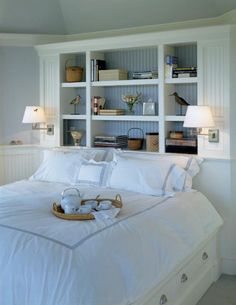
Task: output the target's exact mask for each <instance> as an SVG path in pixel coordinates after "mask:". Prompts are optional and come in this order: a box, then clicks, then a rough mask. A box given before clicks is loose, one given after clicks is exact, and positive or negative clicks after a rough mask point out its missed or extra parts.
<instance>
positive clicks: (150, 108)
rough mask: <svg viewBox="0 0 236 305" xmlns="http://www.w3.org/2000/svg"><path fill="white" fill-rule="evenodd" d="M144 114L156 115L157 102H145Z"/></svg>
mask: <svg viewBox="0 0 236 305" xmlns="http://www.w3.org/2000/svg"><path fill="white" fill-rule="evenodd" d="M143 115H155V103H153V102H147V103H143Z"/></svg>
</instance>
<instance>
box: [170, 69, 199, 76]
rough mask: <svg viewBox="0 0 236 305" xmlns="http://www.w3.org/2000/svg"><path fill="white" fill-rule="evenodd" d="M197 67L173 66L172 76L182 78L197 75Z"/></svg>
mask: <svg viewBox="0 0 236 305" xmlns="http://www.w3.org/2000/svg"><path fill="white" fill-rule="evenodd" d="M196 76H197V68H196V67H179V68H173V70H172V77H173V78H181V77H196Z"/></svg>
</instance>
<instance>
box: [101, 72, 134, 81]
mask: <svg viewBox="0 0 236 305" xmlns="http://www.w3.org/2000/svg"><path fill="white" fill-rule="evenodd" d="M125 79H128V71H125V70H118V69H113V70H99V80H100V81H107V80H125Z"/></svg>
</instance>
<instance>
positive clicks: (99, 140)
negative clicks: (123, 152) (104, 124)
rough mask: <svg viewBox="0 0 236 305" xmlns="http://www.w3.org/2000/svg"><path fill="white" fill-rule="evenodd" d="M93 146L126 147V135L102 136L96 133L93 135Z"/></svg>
mask: <svg viewBox="0 0 236 305" xmlns="http://www.w3.org/2000/svg"><path fill="white" fill-rule="evenodd" d="M94 146H95V147H113V148H127V146H128V136H127V135H119V136H105V135H104V136H103V135H97V136H95V137H94Z"/></svg>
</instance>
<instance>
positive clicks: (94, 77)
mask: <svg viewBox="0 0 236 305" xmlns="http://www.w3.org/2000/svg"><path fill="white" fill-rule="evenodd" d="M105 69H106V61H105V60H103V59H91V81H93V82H95V81H99V70H105Z"/></svg>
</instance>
